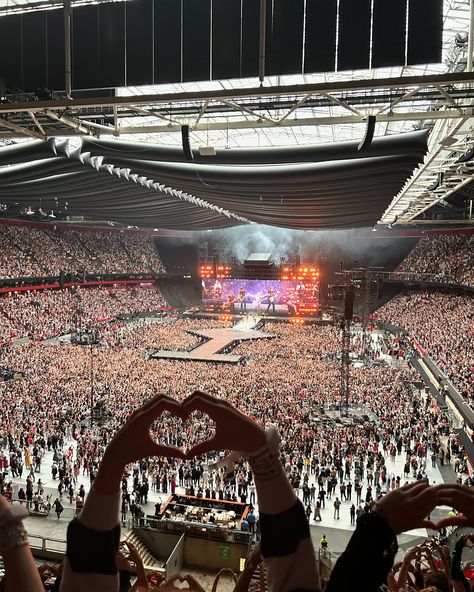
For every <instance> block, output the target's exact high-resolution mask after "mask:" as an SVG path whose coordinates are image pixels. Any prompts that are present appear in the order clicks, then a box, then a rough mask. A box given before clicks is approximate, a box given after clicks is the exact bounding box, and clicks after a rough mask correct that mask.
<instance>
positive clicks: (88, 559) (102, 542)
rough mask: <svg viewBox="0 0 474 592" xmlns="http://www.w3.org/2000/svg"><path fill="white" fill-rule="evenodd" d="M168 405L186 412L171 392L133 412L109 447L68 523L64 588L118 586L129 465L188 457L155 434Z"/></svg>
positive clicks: (107, 589)
mask: <svg viewBox="0 0 474 592" xmlns="http://www.w3.org/2000/svg"><path fill="white" fill-rule="evenodd" d="M165 410H166V411H170V412H171V413H174V414H177V415H179V414H180V413H181V411H180V407H179V405H178V404H177V403H176V402H175V401H173V400H172V399H169V398H168V397H164V396H160V397H157V398H155V399H152V400H151V401H150V402H149V403H148V404H147V405H145V406H144V407H142V408H141V409H139V410H138V411H135V413H133V414H132V415H131V417H130V418H129V420H128V421H127V422H126V424H125V425H124V426H123V427H122V429H121V430H120V431H119V432H118V433H117V434H116V435H115V437H114V438H113V440H112V441H111V442H110V444H109V446H108V447H107V450H106V451H105V454H104V458H103V460H102V462H101V464H100V468H99V471H98V473H97V477H96V479H95V482H94V485H93V487H92V488H91V491H90V493H89V495H88V496H87V499H86V502H85V504H84V507H83V509H82V511H81V514H80V515H79V517H78V518H75V519H74V520H72V522H71V523H70V524H69V527H68V534H67V551H66V560H65V566H64V573H63V578H62V582H61V592H72V591H74V592H82V591H84V592H90V591H91V590H101V592H117V591H118V588H119V579H118V571H117V567H116V556H117V551H118V546H119V540H120V508H121V502H120V494H121V484H122V476H123V472H124V469H125V467H126V466H127V465H128V464H129V463H131V462H134V461H135V460H138V459H141V458H144V457H147V456H175V457H183V454H182V452H181V451H180V450H178V449H177V448H173V447H169V446H159V445H158V444H156V443H155V442H154V441H153V439H152V438H151V436H150V426H151V424H152V423H153V421H154V420H155V419H156V418H157V416H158V415H160V414H161V413H162V412H163V411H165Z"/></svg>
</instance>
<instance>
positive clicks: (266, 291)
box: [202, 279, 319, 312]
mask: <svg viewBox="0 0 474 592" xmlns="http://www.w3.org/2000/svg"><path fill="white" fill-rule="evenodd" d="M202 301H203V304H214V305H219V304H224V305H227V306H228V307H229V308H231V307H232V303H233V307H234V309H235V310H240V308H244V307H245V308H246V309H247V310H253V311H260V310H262V311H264V310H266V309H267V307H268V306H269V305H270V306H271V307H272V304H275V308H276V309H277V310H280V311H288V312H294V310H295V309H298V308H299V307H301V306H302V305H304V304H308V303H316V304H318V308H319V281H308V282H303V281H296V280H232V279H203V280H202ZM272 308H273V307H272Z"/></svg>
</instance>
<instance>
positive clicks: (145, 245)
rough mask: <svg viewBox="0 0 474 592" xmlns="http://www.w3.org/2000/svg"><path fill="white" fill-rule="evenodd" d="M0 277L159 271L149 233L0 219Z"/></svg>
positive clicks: (161, 268)
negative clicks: (43, 225) (41, 226)
mask: <svg viewBox="0 0 474 592" xmlns="http://www.w3.org/2000/svg"><path fill="white" fill-rule="evenodd" d="M0 241H1V244H2V255H3V256H2V259H1V261H0V278H17V277H44V276H58V275H59V273H60V272H61V271H64V272H66V273H73V274H82V273H86V274H101V273H117V274H126V273H149V272H153V273H164V272H165V268H164V266H163V263H162V262H161V260H160V258H159V256H158V253H157V251H156V249H155V246H154V243H153V238H152V237H149V236H146V235H144V234H143V233H141V234H131V233H129V232H118V231H116V232H79V231H76V230H67V231H65V230H53V229H41V230H40V229H36V228H30V227H26V226H14V225H7V224H1V225H0Z"/></svg>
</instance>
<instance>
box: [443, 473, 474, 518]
mask: <svg viewBox="0 0 474 592" xmlns="http://www.w3.org/2000/svg"><path fill="white" fill-rule="evenodd" d="M437 489H438V504H439V505H445V506H451V507H452V508H456V510H457V511H458V512H461V513H460V514H458V515H457V516H447V517H446V518H442V519H441V520H440V521H439V522H438V523H437V525H436V527H437V528H443V527H447V526H474V487H468V486H467V485H454V484H452V485H450V484H449V485H448V484H447V485H439V486H438V488H437Z"/></svg>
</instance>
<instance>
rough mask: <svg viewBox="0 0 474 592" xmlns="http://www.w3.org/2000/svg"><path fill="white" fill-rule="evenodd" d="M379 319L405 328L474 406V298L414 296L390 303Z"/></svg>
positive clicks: (417, 293) (434, 293) (397, 299)
mask: <svg viewBox="0 0 474 592" xmlns="http://www.w3.org/2000/svg"><path fill="white" fill-rule="evenodd" d="M377 315H378V317H379V318H380V319H381V320H383V321H387V322H389V323H393V324H395V325H398V326H400V327H403V328H404V329H406V330H407V331H408V333H409V334H410V336H411V337H415V338H416V340H417V341H418V343H419V344H420V345H421V346H422V348H424V350H426V352H427V353H428V355H430V356H431V357H432V358H433V361H434V362H436V363H437V364H438V365H439V367H440V369H441V370H442V371H443V372H445V373H446V374H447V375H448V376H449V378H450V379H451V381H452V382H453V384H454V385H455V386H456V388H457V389H458V390H459V392H460V393H461V394H462V395H463V396H464V397H466V399H468V400H469V402H470V403H471V404H472V403H473V402H474V358H473V351H474V298H473V297H472V296H470V295H455V294H452V293H442V292H438V291H436V292H434V291H433V292H430V291H427V292H411V293H408V294H402V295H399V296H397V297H396V298H394V299H393V300H391V301H390V302H389V303H387V304H386V305H385V306H383V307H382V308H381V309H380V310H378V311H377Z"/></svg>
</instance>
